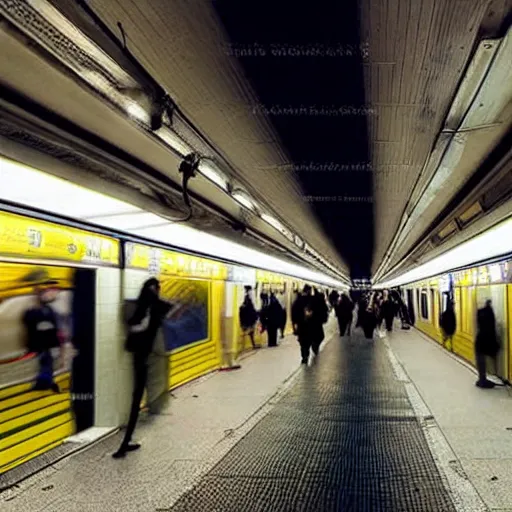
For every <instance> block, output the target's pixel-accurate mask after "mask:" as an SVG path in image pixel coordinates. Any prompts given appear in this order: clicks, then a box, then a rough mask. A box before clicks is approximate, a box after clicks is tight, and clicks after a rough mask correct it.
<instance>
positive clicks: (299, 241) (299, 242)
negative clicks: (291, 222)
mask: <svg viewBox="0 0 512 512" xmlns="http://www.w3.org/2000/svg"><path fill="white" fill-rule="evenodd" d="M294 242H295V245H297V246H298V247H300V248H301V249H303V248H304V240H302V238H300V237H299V236H297V235H295V236H294Z"/></svg>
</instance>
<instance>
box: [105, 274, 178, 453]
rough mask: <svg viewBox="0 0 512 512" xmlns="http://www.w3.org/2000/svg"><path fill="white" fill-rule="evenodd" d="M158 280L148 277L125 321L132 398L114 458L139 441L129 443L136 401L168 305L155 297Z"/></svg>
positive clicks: (136, 447) (140, 398)
mask: <svg viewBox="0 0 512 512" xmlns="http://www.w3.org/2000/svg"><path fill="white" fill-rule="evenodd" d="M159 294H160V282H159V281H158V279H155V278H151V279H148V280H147V281H146V282H145V283H144V285H143V286H142V290H141V292H140V294H139V297H138V299H137V302H136V307H135V312H134V313H133V315H132V316H131V318H130V319H129V320H128V336H127V338H126V345H125V348H126V350H127V351H128V352H131V354H132V357H133V376H134V386H133V397H132V405H131V410H130V417H129V420H128V425H127V427H126V432H125V436H124V439H123V441H122V443H121V446H120V447H119V449H118V450H117V452H115V453H114V454H113V455H112V456H113V457H114V458H115V459H119V458H121V457H124V456H125V455H126V453H127V452H131V451H134V450H138V449H139V448H140V444H139V443H132V442H131V441H132V435H133V432H134V430H135V426H136V424H137V419H138V417H139V411H140V402H141V400H142V396H143V394H144V389H145V388H146V384H147V379H148V358H149V355H150V354H151V352H152V350H153V344H154V342H155V339H156V336H157V334H158V330H159V329H160V327H161V325H162V322H163V321H164V319H165V317H166V316H167V314H168V313H169V311H170V310H171V309H172V307H173V306H172V305H171V304H169V303H168V302H166V301H163V300H161V299H160V297H159Z"/></svg>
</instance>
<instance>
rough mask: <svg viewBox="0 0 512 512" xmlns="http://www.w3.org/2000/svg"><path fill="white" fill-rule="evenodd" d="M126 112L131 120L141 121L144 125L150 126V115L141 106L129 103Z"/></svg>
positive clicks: (132, 102)
mask: <svg viewBox="0 0 512 512" xmlns="http://www.w3.org/2000/svg"><path fill="white" fill-rule="evenodd" d="M126 112H127V113H128V115H129V116H130V117H131V118H133V119H136V120H137V121H141V122H142V123H144V124H148V122H149V114H148V113H147V112H146V111H145V110H144V109H143V108H142V107H141V105H139V104H138V103H135V102H134V101H128V102H127V103H126Z"/></svg>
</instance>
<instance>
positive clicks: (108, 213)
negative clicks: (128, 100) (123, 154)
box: [0, 157, 347, 288]
mask: <svg viewBox="0 0 512 512" xmlns="http://www.w3.org/2000/svg"><path fill="white" fill-rule="evenodd" d="M0 183H2V187H1V188H0V200H5V201H14V202H17V203H20V204H22V205H25V206H27V207H32V208H38V209H42V210H45V211H47V212H51V213H54V214H56V215H65V216H68V217H71V218H75V219H77V220H78V221H80V220H82V221H83V220H87V221H88V222H89V223H91V224H96V225H97V226H99V227H103V228H110V229H112V230H119V231H124V232H127V233H131V234H133V235H135V236H140V237H144V238H148V239H150V240H153V241H154V242H156V243H161V244H168V245H172V246H174V247H179V248H181V249H183V250H190V251H193V252H204V251H208V253H209V255H210V257H211V258H214V259H215V258H220V259H225V260H230V261H236V262H239V263H241V264H243V265H248V266H250V267H253V268H260V269H267V270H270V271H272V272H276V273H281V274H285V275H290V276H294V277H297V278H300V279H304V280H307V281H312V282H315V283H321V284H325V285H328V286H337V287H342V288H346V287H347V286H346V284H345V283H344V282H342V281H341V280H337V279H333V278H332V277H331V276H328V275H326V274H323V273H321V272H316V271H313V270H310V269H308V268H305V267H302V266H300V265H295V264H292V263H289V262H287V261H283V260H281V259H279V258H275V257H274V256H269V255H268V254H265V253H264V252H260V251H256V250H254V249H250V248H248V247H244V246H243V245H239V244H236V243H234V242H231V241H229V240H224V239H222V238H219V237H217V236H214V235H210V234H207V233H203V232H202V231H199V230H197V229H193V228H191V227H189V226H186V225H182V224H177V223H176V224H173V223H169V222H168V221H167V220H166V219H164V218H163V217H160V216H159V215H156V214H153V213H150V212H145V211H144V210H141V209H140V208H137V207H136V206H133V205H130V204H128V203H125V202H123V201H119V200H117V199H114V198H112V197H109V196H106V195H104V194H100V193H98V192H94V191H92V190H88V189H85V188H82V187H80V186H78V185H74V184H72V183H69V182H68V181H65V180H62V179H60V178H56V177H55V176H51V175H48V174H45V173H43V172H41V171H37V170H35V169H31V168H29V167H27V166H25V165H22V164H18V163H14V162H12V161H10V160H7V159H5V158H3V157H0Z"/></svg>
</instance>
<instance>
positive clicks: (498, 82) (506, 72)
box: [460, 27, 512, 130]
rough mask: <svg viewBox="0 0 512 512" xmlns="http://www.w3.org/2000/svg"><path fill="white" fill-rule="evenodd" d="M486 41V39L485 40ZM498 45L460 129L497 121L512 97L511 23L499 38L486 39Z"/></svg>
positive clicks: (490, 43)
mask: <svg viewBox="0 0 512 512" xmlns="http://www.w3.org/2000/svg"><path fill="white" fill-rule="evenodd" d="M484 44H485V43H484ZM487 44H488V45H489V46H491V45H495V46H498V45H499V47H498V49H497V51H496V53H495V54H494V60H493V62H492V65H491V67H490V69H489V70H488V72H487V76H486V77H485V80H484V81H483V82H482V83H481V84H480V88H479V89H478V93H477V94H476V97H475V98H474V100H473V102H472V104H471V107H470V109H469V112H468V113H467V115H466V116H465V118H464V121H463V122H462V125H461V127H460V129H461V130H468V129H476V128H478V127H484V126H488V125H490V124H493V123H496V122H497V121H498V118H499V116H500V114H501V113H502V112H503V110H504V109H505V108H506V106H507V105H508V104H509V103H510V101H511V100H512V87H511V85H510V84H511V83H512V66H511V65H510V62H511V60H512V58H511V55H512V27H511V28H509V29H508V32H507V34H506V35H505V37H504V38H503V39H502V40H501V42H500V41H497V40H495V41H488V42H487Z"/></svg>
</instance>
